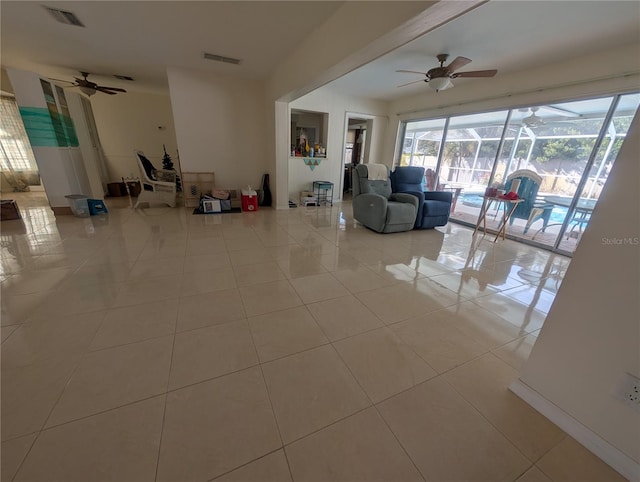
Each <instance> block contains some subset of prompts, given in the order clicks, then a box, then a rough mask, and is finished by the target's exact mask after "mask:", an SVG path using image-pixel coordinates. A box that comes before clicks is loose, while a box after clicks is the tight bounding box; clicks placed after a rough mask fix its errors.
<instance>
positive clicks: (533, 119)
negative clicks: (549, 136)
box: [520, 107, 545, 127]
mask: <svg viewBox="0 0 640 482" xmlns="http://www.w3.org/2000/svg"><path fill="white" fill-rule="evenodd" d="M538 109H539V107H531V109H530V110H531V115H530V116H527V117H525V118H524V119H522V125H524V126H526V127H540V126H543V125H544V124H545V122H544V121H543V120H542V117H540V116H538V115H537V114H536V112H538ZM520 110H521V111H525V112H526V109H520Z"/></svg>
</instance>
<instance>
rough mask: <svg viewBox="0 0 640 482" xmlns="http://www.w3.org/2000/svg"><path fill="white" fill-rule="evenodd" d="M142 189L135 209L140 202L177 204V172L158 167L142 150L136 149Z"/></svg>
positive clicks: (173, 205) (172, 205)
mask: <svg viewBox="0 0 640 482" xmlns="http://www.w3.org/2000/svg"><path fill="white" fill-rule="evenodd" d="M135 156H136V160H137V162H138V168H139V170H140V183H141V184H142V190H141V191H140V194H139V195H138V201H137V202H136V204H135V206H133V207H134V209H135V208H137V207H138V205H139V204H140V203H149V204H151V203H160V204H167V205H169V206H171V207H172V208H173V207H175V206H176V172H175V171H167V170H164V169H156V168H155V167H153V164H151V161H150V160H149V159H148V158H147V156H145V155H144V152H142V151H135Z"/></svg>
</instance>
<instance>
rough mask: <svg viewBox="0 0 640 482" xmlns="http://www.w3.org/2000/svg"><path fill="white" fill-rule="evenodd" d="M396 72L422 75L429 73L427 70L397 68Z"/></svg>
mask: <svg viewBox="0 0 640 482" xmlns="http://www.w3.org/2000/svg"><path fill="white" fill-rule="evenodd" d="M396 72H401V73H405V74H420V75H427V73H426V72H416V71H415V70H396Z"/></svg>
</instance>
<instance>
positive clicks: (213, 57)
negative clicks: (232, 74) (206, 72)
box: [202, 52, 242, 65]
mask: <svg viewBox="0 0 640 482" xmlns="http://www.w3.org/2000/svg"><path fill="white" fill-rule="evenodd" d="M202 58H205V59H207V60H215V61H216V62H224V63H227V64H234V65H239V64H240V62H242V60H240V59H234V58H233V57H225V56H224V55H216V54H208V53H207V52H203V53H202Z"/></svg>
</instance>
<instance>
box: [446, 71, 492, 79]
mask: <svg viewBox="0 0 640 482" xmlns="http://www.w3.org/2000/svg"><path fill="white" fill-rule="evenodd" d="M497 73H498V71H497V70H473V71H471V72H458V73H457V74H452V75H451V78H452V79H455V78H457V77H493V76H494V75H496V74H497Z"/></svg>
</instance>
